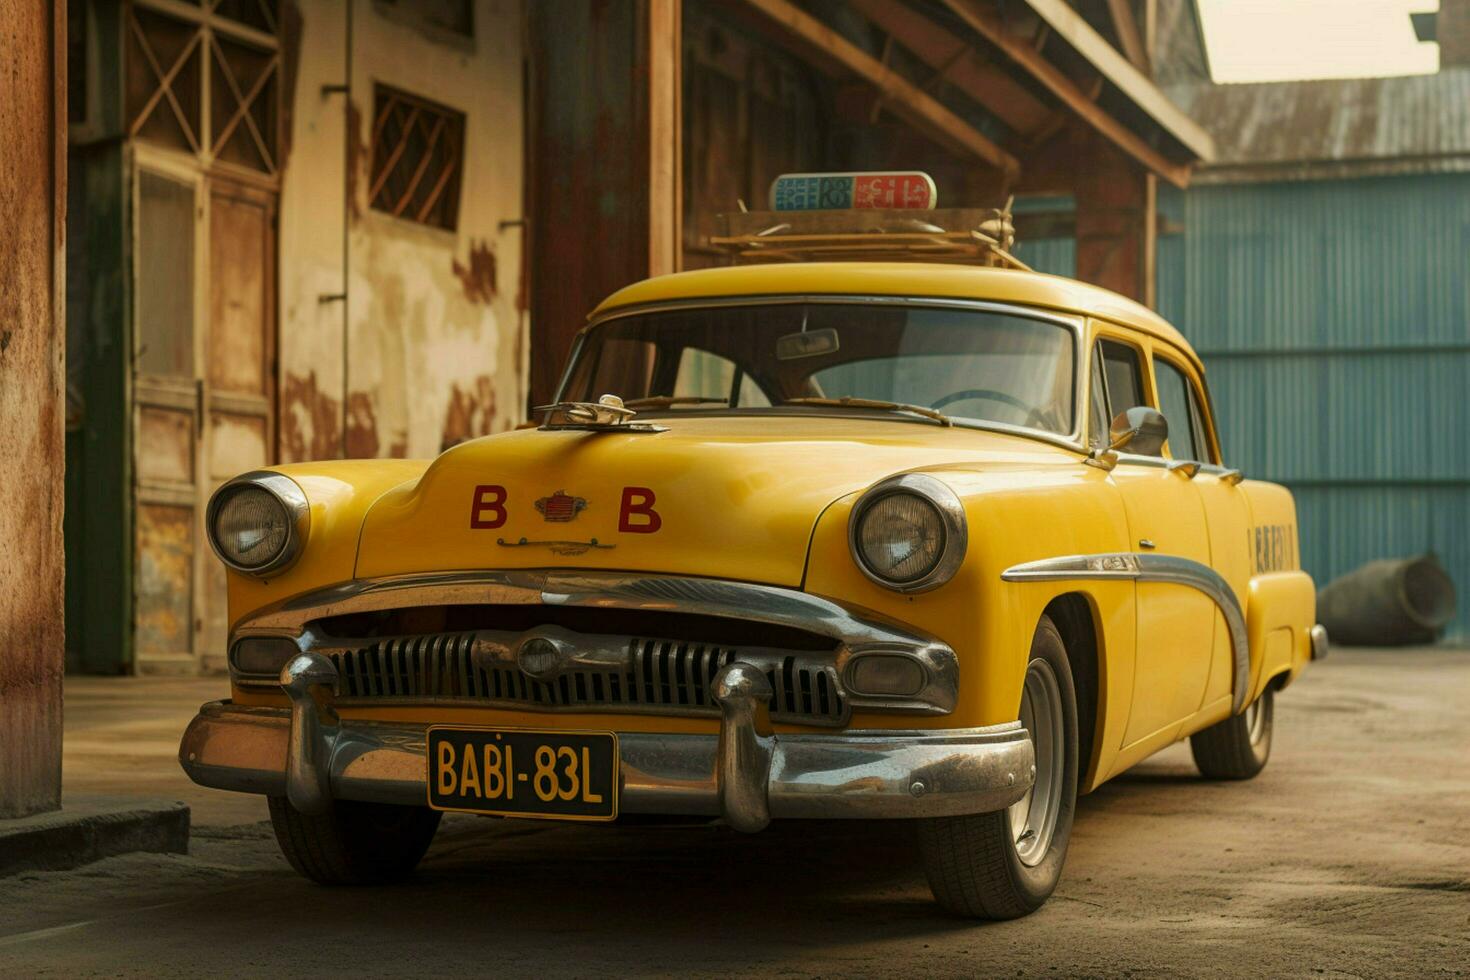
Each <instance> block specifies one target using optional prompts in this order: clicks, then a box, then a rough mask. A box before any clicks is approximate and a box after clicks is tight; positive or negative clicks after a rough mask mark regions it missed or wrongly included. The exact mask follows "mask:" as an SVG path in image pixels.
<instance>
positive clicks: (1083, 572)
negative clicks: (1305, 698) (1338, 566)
mask: <svg viewBox="0 0 1470 980" xmlns="http://www.w3.org/2000/svg"><path fill="white" fill-rule="evenodd" d="M1000 577H1001V579H1002V580H1003V581H1006V582H1056V581H1063V580H1073V579H1132V580H1134V581H1137V582H1168V583H1171V584H1173V585H1183V586H1187V587H1189V588H1192V589H1195V590H1197V591H1199V592H1203V593H1204V594H1205V595H1207V596H1209V597H1210V599H1212V600H1213V601H1214V603H1215V606H1216V608H1218V609H1219V610H1220V613H1221V615H1223V616H1224V617H1225V625H1226V627H1227V628H1228V629H1229V631H1230V645H1231V653H1232V656H1233V661H1234V668H1235V670H1234V683H1233V688H1232V692H1233V697H1232V701H1231V711H1232V712H1233V713H1235V714H1239V713H1240V712H1241V711H1242V710H1244V708H1245V698H1246V695H1247V694H1248V693H1249V690H1250V671H1251V655H1250V643H1249V640H1248V639H1247V634H1246V628H1245V612H1244V611H1243V610H1242V609H1241V606H1240V600H1239V599H1238V598H1237V597H1236V595H1235V590H1234V589H1232V588H1231V587H1230V583H1229V582H1226V581H1225V579H1224V578H1222V577H1221V575H1220V573H1219V572H1217V571H1215V570H1214V569H1213V568H1211V567H1210V566H1208V565H1203V564H1201V563H1199V562H1197V561H1192V560H1190V559H1188V558H1180V557H1178V556H1176V555H1145V554H1140V553H1138V552H1127V551H1125V552H1115V553H1111V554H1099V555H1066V556H1064V557H1060V558H1044V559H1042V560H1041V561H1031V562H1025V563H1024V564H1020V565H1012V566H1011V567H1010V568H1007V569H1006V570H1005V571H1004V572H1002V573H1001V576H1000Z"/></svg>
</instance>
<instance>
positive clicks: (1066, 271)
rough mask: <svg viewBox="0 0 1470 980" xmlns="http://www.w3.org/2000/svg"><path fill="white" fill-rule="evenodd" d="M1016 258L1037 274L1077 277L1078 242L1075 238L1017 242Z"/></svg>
mask: <svg viewBox="0 0 1470 980" xmlns="http://www.w3.org/2000/svg"><path fill="white" fill-rule="evenodd" d="M1016 258H1018V259H1020V260H1021V261H1022V262H1025V263H1026V264H1027V265H1029V266H1030V267H1031V268H1033V269H1035V270H1036V271H1037V272H1047V273H1050V274H1052V275H1054V276H1069V277H1070V276H1075V275H1077V240H1076V239H1075V238H1038V239H1035V240H1033V241H1029V242H1028V241H1024V240H1021V241H1017V242H1016Z"/></svg>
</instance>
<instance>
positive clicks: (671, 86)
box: [646, 0, 684, 276]
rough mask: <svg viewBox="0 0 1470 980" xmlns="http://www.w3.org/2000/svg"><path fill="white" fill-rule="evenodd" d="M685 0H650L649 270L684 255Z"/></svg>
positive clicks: (671, 265) (656, 271) (656, 272)
mask: <svg viewBox="0 0 1470 980" xmlns="http://www.w3.org/2000/svg"><path fill="white" fill-rule="evenodd" d="M682 8H683V0H648V19H647V24H646V29H647V31H648V274H649V275H651V276H661V275H663V274H664V273H667V272H677V271H678V269H679V265H680V261H679V260H680V258H681V256H682V253H683V249H684V243H683V231H682V227H681V226H682V224H683V221H682V220H681V219H682V217H683V196H684V195H683V193H682V191H681V187H680V183H681V177H682V171H683V167H682V165H681V160H680V156H681V149H682V144H683V132H684V128H683V118H682V117H683V112H682V99H681V98H680V93H681V91H682V89H683V72H682V64H683V57H684V43H683V30H682V28H681V24H682V21H683V16H682V15H683V9H682Z"/></svg>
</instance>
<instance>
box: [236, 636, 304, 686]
mask: <svg viewBox="0 0 1470 980" xmlns="http://www.w3.org/2000/svg"><path fill="white" fill-rule="evenodd" d="M299 652H300V651H299V650H297V648H296V641H295V640H293V639H291V638H290V637H289V636H247V637H243V638H242V639H240V640H238V641H237V642H236V643H235V649H234V650H232V651H231V652H230V660H231V662H232V663H233V664H234V666H235V670H236V671H237V672H238V673H241V674H263V675H268V676H270V677H275V676H276V675H278V674H280V672H281V668H282V667H284V666H286V662H287V661H288V660H290V659H291V658H292V657H294V656H296V654H297V653H299Z"/></svg>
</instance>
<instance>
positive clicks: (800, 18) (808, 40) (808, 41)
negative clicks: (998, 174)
mask: <svg viewBox="0 0 1470 980" xmlns="http://www.w3.org/2000/svg"><path fill="white" fill-rule="evenodd" d="M745 3H746V5H747V6H748V7H749V8H750V9H752V10H754V11H756V12H758V13H760V14H762V15H763V16H764V17H765V18H767V20H768V21H770V22H771V23H772V24H774V25H775V26H777V27H779V28H780V34H779V35H778V36H779V37H780V38H781V39H782V40H784V41H786V42H787V43H788V44H789V45H790V46H792V47H794V48H795V50H796V51H797V53H798V54H800V55H802V56H803V57H812V59H813V60H814V62H816V63H817V64H819V65H820V64H824V63H833V62H835V63H836V64H837V65H839V66H840V67H841V68H842V69H843V70H844V71H845V72H847V73H849V74H852V75H856V76H857V77H859V78H861V79H862V80H863V81H865V82H867V83H868V84H870V85H872V86H873V87H874V88H876V89H877V90H878V91H879V92H880V93H881V94H882V96H883V98H884V99H885V100H886V101H887V102H888V103H889V104H890V105H899V106H902V107H903V108H904V109H906V110H907V112H906V113H905V114H904V118H905V121H907V122H908V123H909V124H910V125H912V126H913V127H914V128H915V129H918V130H919V131H920V132H922V133H924V135H926V136H928V137H929V138H930V139H932V140H934V141H935V142H937V143H939V144H941V145H942V146H945V147H948V148H949V149H951V150H955V151H957V152H960V153H964V154H968V155H970V156H973V157H976V158H977V159H980V160H982V161H984V162H985V163H987V164H989V165H990V166H992V167H994V168H996V169H997V170H1000V171H1002V172H1003V173H1004V174H1005V175H1006V179H1007V183H1010V182H1013V181H1014V180H1015V179H1016V178H1017V177H1018V176H1019V175H1020V172H1021V164H1020V162H1019V161H1017V159H1016V158H1015V157H1013V156H1012V155H1011V154H1009V153H1007V152H1006V151H1005V150H1003V149H1002V148H1001V147H999V146H997V145H996V144H995V143H994V142H992V141H991V140H990V139H989V138H988V137H987V136H985V135H984V134H983V133H981V132H980V131H979V130H977V129H975V127H973V126H971V125H970V124H969V123H967V122H965V121H964V120H963V119H961V118H960V117H959V116H957V115H955V114H954V113H953V112H951V111H950V110H949V109H947V108H945V106H944V105H943V104H942V103H940V102H939V100H938V99H935V98H934V97H933V96H931V95H929V94H928V93H926V92H924V91H923V90H922V89H920V88H919V87H918V86H916V85H914V84H913V83H912V82H910V81H909V80H908V79H906V78H904V77H903V76H902V75H899V74H898V73H897V72H894V71H893V70H892V69H890V68H888V67H887V66H885V65H883V64H882V63H881V62H880V61H878V59H877V58H874V57H873V56H872V55H870V54H868V53H867V52H866V51H864V50H862V49H861V48H859V47H858V46H857V45H855V44H853V43H852V42H851V41H849V40H847V38H845V37H843V36H842V35H841V34H838V33H837V32H836V31H834V30H832V29H831V28H830V27H828V26H827V25H826V24H823V23H822V22H821V21H819V20H817V19H816V18H815V17H813V16H811V15H810V14H808V13H806V12H805V11H804V10H802V9H800V8H799V7H797V6H795V5H793V4H792V3H790V2H789V0H745Z"/></svg>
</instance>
